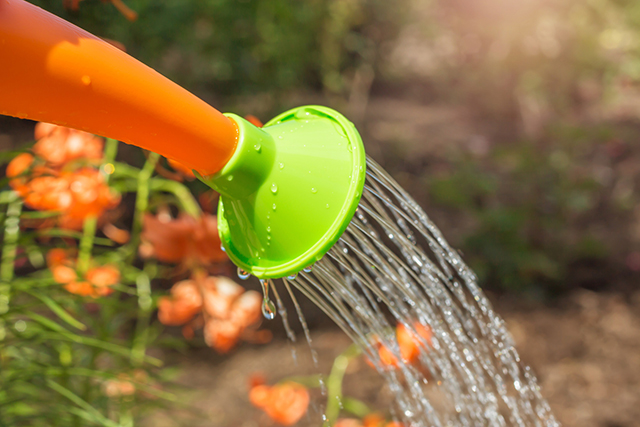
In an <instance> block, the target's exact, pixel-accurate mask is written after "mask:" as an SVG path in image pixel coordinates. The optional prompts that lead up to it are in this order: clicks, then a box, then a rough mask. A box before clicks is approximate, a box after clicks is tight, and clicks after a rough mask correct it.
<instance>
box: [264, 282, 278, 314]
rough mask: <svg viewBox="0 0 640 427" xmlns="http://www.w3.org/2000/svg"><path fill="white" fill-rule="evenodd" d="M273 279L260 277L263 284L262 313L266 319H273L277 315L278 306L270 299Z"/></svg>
mask: <svg viewBox="0 0 640 427" xmlns="http://www.w3.org/2000/svg"><path fill="white" fill-rule="evenodd" d="M270 284H271V280H263V279H260V285H262V296H263V299H262V315H263V316H264V317H265V319H269V320H273V319H274V318H275V317H276V306H275V304H274V303H273V301H271V300H270V299H269V285H270Z"/></svg>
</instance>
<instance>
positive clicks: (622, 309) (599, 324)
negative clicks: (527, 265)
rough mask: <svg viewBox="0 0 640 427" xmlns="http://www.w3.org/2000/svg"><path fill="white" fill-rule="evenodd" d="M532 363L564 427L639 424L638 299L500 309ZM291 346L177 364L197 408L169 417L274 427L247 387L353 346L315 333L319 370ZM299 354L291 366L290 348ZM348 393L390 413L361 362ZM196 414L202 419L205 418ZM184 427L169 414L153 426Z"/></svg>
mask: <svg viewBox="0 0 640 427" xmlns="http://www.w3.org/2000/svg"><path fill="white" fill-rule="evenodd" d="M496 307H497V309H498V311H499V312H500V313H501V314H502V315H503V317H504V318H505V319H506V321H507V324H508V326H509V328H510V330H511V332H512V334H513V336H514V338H515V340H516V343H517V347H518V349H519V351H520V354H521V356H522V359H523V361H524V362H525V363H527V364H529V365H531V366H532V368H533V370H534V371H535V372H536V373H537V375H538V379H539V382H540V384H541V386H542V392H543V395H544V396H545V397H546V398H547V399H548V400H549V403H550V405H551V407H552V410H553V412H554V413H555V415H556V416H557V418H558V419H559V421H560V422H561V423H562V424H563V425H565V426H580V427H632V426H637V425H638V420H640V291H639V292H636V293H635V294H634V295H632V296H631V297H628V298H624V297H622V296H620V295H618V294H602V293H600V294H598V293H593V292H590V291H579V292H576V293H574V294H572V295H570V296H568V297H566V298H564V299H563V300H562V301H560V302H559V303H558V304H557V305H556V306H555V307H548V306H539V305H536V306H526V305H523V304H522V303H521V302H520V303H514V302H509V301H497V302H496ZM298 341H299V342H298V343H296V344H294V345H292V344H290V343H289V342H287V341H286V340H284V339H276V340H275V341H274V342H273V343H271V344H269V345H265V346H244V347H241V348H240V349H238V350H236V351H235V352H234V353H232V354H230V355H229V356H227V357H220V356H217V355H215V354H214V353H213V351H211V350H201V351H198V352H196V354H192V355H190V356H187V357H186V359H184V358H182V359H181V360H180V365H181V366H182V367H184V369H183V371H182V373H181V374H180V375H179V377H178V378H177V383H178V384H179V385H180V388H181V391H179V394H180V395H181V396H182V397H184V398H185V400H186V401H187V402H188V406H190V407H192V408H193V409H190V410H188V411H180V412H179V413H176V412H175V411H172V412H171V414H172V416H178V418H182V417H183V416H187V415H190V416H189V417H188V418H189V420H190V421H189V422H188V423H187V424H185V425H190V426H194V427H195V426H220V427H222V426H225V427H226V426H243V427H258V426H272V425H274V424H273V423H272V422H271V421H270V420H269V419H268V418H267V417H266V416H265V415H264V414H263V413H261V411H259V410H258V409H256V408H253V407H252V406H251V404H250V403H249V401H248V398H247V391H248V381H249V377H250V375H251V374H253V373H256V372H260V373H262V374H264V375H265V376H266V379H267V381H268V382H270V383H273V382H276V381H279V380H281V379H283V378H285V377H289V376H297V375H310V374H314V373H318V372H320V373H324V374H325V375H326V374H328V372H329V370H330V366H331V363H332V361H333V359H334V357H335V356H336V355H338V354H339V353H340V352H341V351H343V350H344V349H345V348H346V347H347V346H348V345H349V340H348V339H347V337H346V336H345V335H344V334H343V333H342V332H340V331H337V330H335V329H333V328H324V329H323V330H317V331H315V332H314V333H313V345H314V348H315V349H316V350H317V352H318V355H319V365H318V367H317V368H316V367H315V366H314V364H313V362H312V360H311V357H310V351H309V348H308V346H307V344H306V342H305V341H304V339H303V337H302V335H301V334H298ZM292 348H294V349H295V352H296V354H297V362H295V361H294V360H293V358H292V352H291V349H292ZM344 388H345V394H346V395H350V396H353V397H357V398H360V399H363V400H364V401H366V402H367V403H368V404H369V405H370V406H371V407H373V408H377V409H379V410H381V411H385V410H386V409H387V408H388V406H389V402H390V399H391V396H390V393H389V391H388V390H387V389H386V387H385V386H384V384H383V383H382V381H381V379H380V377H378V375H377V374H376V373H375V372H374V371H373V370H372V369H371V368H370V367H369V366H367V365H366V364H365V363H364V362H356V363H353V364H352V365H351V366H350V368H349V372H348V375H347V376H346V379H345V383H344ZM312 401H313V402H314V403H313V405H312V407H311V409H310V411H309V414H308V416H307V417H306V418H303V420H302V421H301V422H300V423H299V425H304V426H319V425H321V411H320V404H321V402H322V399H321V395H320V394H319V393H317V392H316V393H315V394H314V395H313V397H312ZM198 412H199V414H197V415H195V414H196V413H198ZM145 425H149V426H154V427H169V426H175V425H182V424H177V423H176V422H175V421H174V420H172V419H171V418H169V417H168V416H167V414H166V413H164V412H163V411H160V412H158V413H156V414H154V415H153V416H152V417H151V418H150V419H149V420H147V424H145Z"/></svg>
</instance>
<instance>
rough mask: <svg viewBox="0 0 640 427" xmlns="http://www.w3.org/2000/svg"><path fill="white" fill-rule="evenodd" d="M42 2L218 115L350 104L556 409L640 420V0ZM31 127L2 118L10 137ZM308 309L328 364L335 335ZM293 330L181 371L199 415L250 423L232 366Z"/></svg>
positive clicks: (197, 356) (268, 354)
mask: <svg viewBox="0 0 640 427" xmlns="http://www.w3.org/2000/svg"><path fill="white" fill-rule="evenodd" d="M33 3H35V4H37V5H39V6H41V7H43V8H45V9H47V10H49V11H51V12H53V13H55V14H57V15H59V16H61V17H63V18H64V19H67V20H69V21H71V22H73V23H75V24H77V25H79V26H80V27H82V28H84V29H86V30H88V31H90V32H92V33H94V34H96V35H98V36H100V37H104V38H108V39H111V40H115V41H117V42H119V43H122V44H123V45H124V46H125V48H126V50H127V52H128V53H130V54H131V55H132V56H134V57H136V58H138V59H140V60H142V61H143V62H145V63H146V64H148V65H150V66H151V67H153V68H155V69H157V70H158V71H160V72H161V73H162V74H164V75H166V76H168V77H169V78H171V79H172V80H174V81H176V82H177V83H179V84H180V85H182V86H184V87H186V88H187V89H189V90H190V91H192V92H194V93H196V94H197V95H198V96H200V97H201V98H203V99H204V100H206V101H207V102H209V103H210V104H212V105H214V106H216V107H217V108H218V109H220V110H222V111H233V112H236V113H238V114H241V115H245V114H252V115H255V116H257V117H258V118H259V119H261V120H262V121H266V120H268V119H270V118H271V117H273V116H274V115H275V114H277V113H279V112H282V111H284V110H285V109H288V108H291V107H294V106H298V105H302V104H309V103H318V104H324V105H328V106H331V107H333V108H336V109H338V110H340V111H342V112H343V113H345V115H347V116H348V117H349V118H350V119H351V120H352V121H353V122H354V123H355V124H356V126H357V127H358V128H359V130H360V131H361V133H362V135H363V138H364V141H365V147H366V149H367V152H368V153H369V155H370V156H372V157H373V158H374V159H376V160H377V161H378V162H379V163H380V164H381V165H382V166H383V167H384V168H385V169H386V170H387V171H388V172H390V174H391V175H392V176H394V177H395V178H396V179H397V180H398V182H399V183H400V184H401V185H402V186H403V187H404V188H405V189H406V190H407V191H408V192H409V193H410V194H411V195H412V196H413V197H415V199H416V200H417V201H418V202H419V203H420V204H421V205H422V206H423V208H424V209H425V210H426V212H427V213H428V214H429V215H430V216H431V217H432V218H433V220H434V221H435V223H436V224H438V226H439V227H440V228H441V229H442V231H443V233H444V235H445V237H446V238H447V239H448V240H449V241H450V243H451V244H452V245H453V246H454V247H457V248H459V249H460V250H461V251H462V252H463V254H464V258H465V259H466V261H467V262H468V263H469V264H470V265H471V266H472V268H473V269H474V270H475V271H476V272H477V273H478V275H479V276H480V278H481V281H482V285H483V287H484V289H485V290H487V291H488V293H489V295H490V297H491V298H492V300H493V301H494V302H495V304H496V306H497V309H498V311H499V312H500V313H501V314H502V315H503V316H504V317H505V318H506V320H507V323H508V325H509V327H510V329H511V331H512V333H513V335H514V337H515V339H516V342H517V344H518V348H519V349H520V351H521V353H522V355H523V359H524V361H525V362H526V363H528V364H530V365H532V367H533V368H534V370H535V371H536V372H537V374H538V377H539V379H540V382H541V384H542V387H543V394H544V395H545V396H546V397H547V398H548V399H549V401H550V404H551V407H552V409H553V410H554V411H555V413H556V415H557V416H558V418H559V420H560V421H561V422H563V423H564V424H565V425H569V426H572V425H576V426H578V425H580V426H603V427H623V426H633V425H637V423H638V419H640V288H639V287H638V279H639V277H640V276H639V272H640V193H639V192H638V191H637V187H638V185H640V144H639V143H638V138H639V137H640V2H637V1H634V0H588V1H585V0H518V1H513V0H510V1H507V0H393V1H391V0H305V1H301V0H268V1H266V0H263V1H259V0H164V1H151V0H128V1H127V6H128V7H129V8H130V9H131V10H133V11H135V12H136V13H137V20H135V22H131V21H130V20H128V19H127V18H126V16H125V15H123V14H122V13H121V12H119V11H118V10H117V8H116V7H113V5H112V4H105V3H103V2H101V1H98V0H85V1H82V2H81V3H80V4H78V1H77V0H75V1H74V0H70V1H68V2H63V1H61V0H40V1H33ZM114 3H116V2H114ZM130 18H131V16H130ZM32 131H33V123H29V122H26V121H21V120H17V119H10V118H6V117H1V118H0V148H1V149H7V148H9V147H16V146H19V145H21V144H23V143H24V142H26V141H29V140H31V139H32V136H31V135H32ZM131 161H132V162H134V163H135V162H136V159H131ZM307 305H308V304H307ZM311 310H312V309H311V308H309V312H310V314H309V316H308V320H309V323H310V325H311V326H312V333H313V335H314V337H316V338H317V339H316V342H317V346H318V352H319V353H320V355H321V360H326V361H327V363H330V362H331V360H332V358H333V357H335V355H336V354H337V353H338V352H339V350H340V349H336V348H335V339H336V338H335V334H337V332H335V331H334V330H333V329H332V328H331V326H330V325H328V323H327V321H326V320H323V319H322V316H321V315H320V314H319V313H316V314H313V313H311ZM281 337H282V340H280V341H282V342H280V341H278V340H277V341H276V343H274V344H273V345H270V346H268V347H265V348H260V349H259V350H257V349H255V348H251V347H249V348H246V349H242V350H239V351H238V353H239V354H238V353H237V357H232V358H228V359H227V358H222V357H220V356H214V355H212V354H211V352H208V351H204V350H203V351H201V352H200V351H193V352H192V353H191V354H190V355H189V356H188V357H189V358H190V359H188V360H190V362H189V363H187V364H186V365H185V366H183V367H184V368H185V369H186V373H184V374H182V375H183V376H182V377H181V378H182V379H181V380H180V381H183V382H184V384H189V385H190V387H191V388H192V392H193V393H194V401H195V402H196V403H197V404H198V405H201V406H202V408H203V410H205V409H206V410H211V411H214V413H215V411H220V410H221V409H220V408H228V407H229V406H228V405H235V407H236V409H234V410H233V411H232V412H234V413H235V415H234V414H230V413H227V411H223V412H224V413H223V414H222V415H220V416H221V417H222V419H223V421H221V422H220V424H216V425H231V424H233V423H236V424H237V423H240V421H241V420H242V419H243V413H242V407H243V406H242V405H248V403H246V402H245V401H246V397H244V396H245V395H246V390H245V388H244V387H243V386H238V391H237V393H236V392H235V391H229V390H230V388H229V387H231V386H230V384H234V381H236V380H235V379H234V378H236V377H234V376H233V375H240V374H239V372H243V373H244V371H246V370H254V369H263V370H265V369H267V370H268V369H276V368H273V366H274V365H277V364H278V363H279V362H280V361H281V360H282V352H283V351H284V352H288V347H287V343H286V342H285V339H284V333H282V334H281ZM343 341H344V340H343ZM301 351H302V350H301ZM181 360H184V359H181ZM181 363H183V362H181ZM243 363H244V365H243ZM321 363H322V362H321ZM183 364H184V363H183ZM312 370H313V369H312ZM276 371H277V369H276ZM234 373H235V374H234ZM197 378H209V379H210V380H209V381H205V380H201V381H196V379H197ZM213 378H218V380H214V379H213ZM223 395H224V396H223ZM236 395H237V396H238V397H237V399H235V398H234V396H236ZM239 396H243V397H242V399H244V400H242V399H241V398H240V397H239ZM225 399H226V400H225ZM234 399H235V400H234ZM212 400H216V401H217V402H218V403H217V404H212V403H211V402H212ZM243 402H245V403H243ZM212 405H213V407H216V406H215V405H218V406H217V408H218V409H215V408H214V409H211V408H212ZM221 405H226V406H221ZM229 412H231V411H229ZM234 417H235V418H234ZM155 425H160V424H155Z"/></svg>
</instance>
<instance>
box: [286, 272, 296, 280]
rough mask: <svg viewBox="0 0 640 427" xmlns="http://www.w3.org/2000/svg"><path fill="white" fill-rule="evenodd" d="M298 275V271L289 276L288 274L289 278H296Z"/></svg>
mask: <svg viewBox="0 0 640 427" xmlns="http://www.w3.org/2000/svg"><path fill="white" fill-rule="evenodd" d="M297 277H298V273H293V274H291V275H289V276H287V279H289V280H296V278H297Z"/></svg>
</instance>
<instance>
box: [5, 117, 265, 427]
mask: <svg viewBox="0 0 640 427" xmlns="http://www.w3.org/2000/svg"><path fill="white" fill-rule="evenodd" d="M36 138H37V139H38V141H37V142H36V144H35V145H33V147H31V149H29V150H28V151H26V152H10V153H5V154H7V155H5V156H4V157H3V160H4V161H5V162H6V161H7V160H11V161H10V163H9V165H8V167H7V178H8V179H6V180H5V181H4V186H5V189H4V190H3V191H2V192H0V205H1V206H2V211H3V213H2V217H1V218H0V222H1V224H2V225H3V227H2V230H3V240H2V259H1V261H0V425H7V426H22V425H29V426H63V425H64V426H68V425H74V426H82V425H102V426H109V427H113V426H131V425H133V424H134V421H135V420H136V419H138V418H139V417H140V416H142V415H143V414H144V413H145V411H147V410H148V409H150V408H152V407H154V406H157V405H165V404H166V401H167V400H168V401H173V402H176V401H178V399H177V397H176V396H175V395H173V394H172V393H170V392H168V391H166V385H167V383H166V380H167V373H166V372H165V371H164V370H163V369H161V368H162V361H161V360H160V359H158V358H156V357H153V356H151V355H150V354H149V350H150V349H151V348H152V347H155V348H160V347H163V346H166V345H169V344H171V346H172V347H176V348H182V347H184V346H185V343H184V341H182V340H172V339H170V337H168V336H163V335H161V332H162V327H161V325H159V324H158V323H157V322H155V321H154V320H153V319H154V316H153V312H154V309H155V308H156V305H157V303H158V302H160V303H162V302H163V301H164V303H163V304H160V305H161V306H160V314H161V316H160V320H161V321H162V323H165V324H167V325H182V324H185V323H186V324H187V326H185V328H186V329H184V330H183V332H184V334H185V337H186V338H187V339H191V338H193V337H194V334H195V330H196V329H199V328H203V327H204V329H205V331H204V332H205V341H206V343H207V344H208V345H209V346H211V347H213V348H215V349H216V350H218V351H220V352H225V351H229V350H230V349H231V348H232V347H233V346H235V345H237V344H238V342H239V340H240V339H241V338H242V339H249V338H248V334H249V332H251V333H252V334H253V335H256V336H259V338H260V342H266V341H268V340H269V339H270V334H269V333H267V334H266V335H265V333H264V331H263V332H261V331H256V327H257V326H258V323H259V319H260V317H261V311H260V308H261V302H262V298H261V296H260V295H259V294H257V293H256V292H254V291H250V292H244V289H243V288H241V287H240V286H239V285H237V284H235V283H234V282H232V281H231V280H229V279H227V278H224V277H215V276H212V275H211V274H221V273H225V272H226V273H227V274H228V273H229V269H228V268H227V263H226V257H225V255H224V253H223V252H222V251H221V249H220V241H219V240H218V238H217V229H216V225H215V224H216V221H215V217H214V216H212V215H209V214H206V213H203V212H202V208H201V206H200V204H199V203H198V202H197V201H196V200H195V198H194V196H193V195H192V193H191V191H190V190H189V189H188V188H187V187H186V186H185V185H184V184H183V183H182V182H181V181H183V180H184V178H183V177H182V176H181V175H180V174H179V173H178V172H171V171H169V170H168V169H166V168H165V167H164V166H162V162H161V159H160V157H159V156H158V155H156V154H153V153H151V154H148V156H147V158H146V160H145V161H144V164H143V165H142V167H141V168H137V167H135V166H132V165H130V164H126V163H122V162H119V161H117V159H116V155H117V151H118V144H119V143H118V142H117V141H114V140H107V142H106V144H105V143H104V142H103V141H102V139H101V138H97V137H95V136H94V135H91V134H88V133H85V132H80V131H76V130H72V129H68V128H63V127H59V126H54V125H48V124H44V123H40V124H38V125H37V126H36ZM156 171H157V172H159V173H160V174H162V175H165V176H168V177H170V178H163V177H162V176H159V175H157V174H155V172H156ZM7 184H8V186H9V187H10V188H8V186H7ZM120 196H122V200H125V201H127V200H131V201H132V202H133V205H132V206H133V210H132V211H129V210H128V209H127V204H119V201H120V200H121V197H120ZM203 196H205V197H202V200H203V202H204V203H203V206H204V207H205V208H210V207H211V205H212V200H210V198H209V197H208V194H204V195H203ZM129 206H131V205H129ZM150 212H156V215H152V214H151V213H150ZM175 212H181V213H180V214H179V219H175V220H174V219H172V215H173V214H174V213H175ZM158 221H160V224H158ZM176 224H177V226H178V228H179V230H178V232H177V233H176V232H174V231H172V230H173V229H174V227H175V225H176ZM154 227H155V228H154ZM172 233H173V234H172ZM185 276H186V277H190V279H187V280H184V279H185ZM168 279H171V280H178V283H176V284H175V285H174V287H173V289H172V296H171V297H167V296H162V295H163V294H164V293H165V292H164V291H163V290H162V285H163V284H164V283H166V282H167V280H168ZM181 279H182V280H181ZM185 284H187V285H188V287H189V290H190V291H191V296H190V298H191V300H190V301H192V302H193V301H195V302H196V303H195V305H194V304H191V305H190V306H189V307H188V311H189V312H188V316H186V317H185V316H184V315H183V316H182V317H181V318H180V319H179V321H176V319H175V314H176V313H178V312H180V311H183V312H184V310H185V309H184V306H183V304H184V299H181V298H183V297H184V296H185V294H184V292H179V291H176V288H179V289H182V288H184V287H185ZM223 288H224V289H223ZM230 289H233V292H231V291H229V290H230ZM181 304H182V305H181ZM163 310H164V311H163ZM167 310H169V311H167ZM257 341H258V340H257V339H253V342H257Z"/></svg>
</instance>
